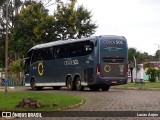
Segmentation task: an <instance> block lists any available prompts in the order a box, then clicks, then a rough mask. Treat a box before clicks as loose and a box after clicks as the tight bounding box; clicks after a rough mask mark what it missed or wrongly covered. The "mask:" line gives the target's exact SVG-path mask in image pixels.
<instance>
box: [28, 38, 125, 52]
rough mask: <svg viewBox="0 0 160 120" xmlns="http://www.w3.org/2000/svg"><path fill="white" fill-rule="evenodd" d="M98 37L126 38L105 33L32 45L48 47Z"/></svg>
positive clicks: (36, 47)
mask: <svg viewBox="0 0 160 120" xmlns="http://www.w3.org/2000/svg"><path fill="white" fill-rule="evenodd" d="M97 37H98V38H115V39H124V38H125V37H123V36H116V35H103V36H102V35H101V36H93V37H87V38H81V39H68V40H58V41H53V42H49V43H44V44H38V45H36V46H34V47H32V48H31V49H39V48H46V47H51V46H56V45H63V44H68V43H75V42H80V41H87V40H93V39H96V38H97ZM31 49H30V50H31Z"/></svg>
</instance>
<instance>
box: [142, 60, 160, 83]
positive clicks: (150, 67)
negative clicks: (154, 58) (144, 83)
mask: <svg viewBox="0 0 160 120" xmlns="http://www.w3.org/2000/svg"><path fill="white" fill-rule="evenodd" d="M144 67H145V68H148V70H147V72H146V74H147V75H149V81H150V82H155V81H156V77H158V76H159V74H160V70H157V69H156V68H155V67H154V65H153V64H151V63H147V64H145V65H144Z"/></svg>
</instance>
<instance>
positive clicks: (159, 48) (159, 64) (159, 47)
mask: <svg viewBox="0 0 160 120" xmlns="http://www.w3.org/2000/svg"><path fill="white" fill-rule="evenodd" d="M154 45H157V46H158V52H160V44H154ZM158 67H160V54H159V56H158Z"/></svg>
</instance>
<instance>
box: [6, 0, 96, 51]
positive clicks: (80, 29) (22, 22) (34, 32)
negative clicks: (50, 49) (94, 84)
mask: <svg viewBox="0 0 160 120" xmlns="http://www.w3.org/2000/svg"><path fill="white" fill-rule="evenodd" d="M91 17H92V16H91V12H89V11H88V10H87V9H85V8H84V7H83V6H79V7H78V8H77V9H76V8H75V2H74V1H71V2H70V3H69V4H64V3H62V2H61V3H59V4H58V5H57V10H56V11H55V12H54V15H48V10H47V9H45V8H44V6H43V4H42V3H41V2H39V3H37V2H33V3H32V4H29V5H28V6H27V7H26V8H24V9H23V10H22V11H21V13H20V14H18V16H16V18H15V20H16V21H17V22H16V24H15V25H14V29H13V30H12V37H11V39H10V41H9V44H10V49H11V50H12V51H13V52H15V53H23V54H26V52H27V51H28V50H29V49H30V48H31V47H33V46H34V45H37V44H41V43H46V42H50V41H55V40H59V39H69V38H81V37H88V36H90V35H92V34H93V33H94V32H95V29H96V28H97V26H96V25H95V24H94V23H92V20H91Z"/></svg>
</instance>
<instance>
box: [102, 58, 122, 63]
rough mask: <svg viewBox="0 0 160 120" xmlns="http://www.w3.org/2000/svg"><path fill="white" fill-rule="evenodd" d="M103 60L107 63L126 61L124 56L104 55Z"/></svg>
mask: <svg viewBox="0 0 160 120" xmlns="http://www.w3.org/2000/svg"><path fill="white" fill-rule="evenodd" d="M102 60H103V62H107V63H122V62H124V58H113V57H103V58H102Z"/></svg>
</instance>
